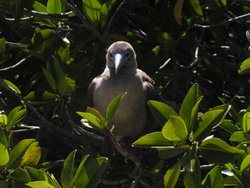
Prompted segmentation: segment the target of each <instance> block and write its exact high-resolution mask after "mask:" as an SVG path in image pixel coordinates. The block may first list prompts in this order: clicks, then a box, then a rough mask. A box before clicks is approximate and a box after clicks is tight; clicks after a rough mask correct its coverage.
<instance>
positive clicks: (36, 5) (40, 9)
mask: <svg viewBox="0 0 250 188" xmlns="http://www.w3.org/2000/svg"><path fill="white" fill-rule="evenodd" d="M33 9H34V10H35V11H38V12H45V13H47V7H46V6H45V5H43V4H42V3H40V2H39V1H35V2H34V4H33Z"/></svg>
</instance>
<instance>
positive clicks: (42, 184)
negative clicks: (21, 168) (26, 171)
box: [26, 181, 55, 188]
mask: <svg viewBox="0 0 250 188" xmlns="http://www.w3.org/2000/svg"><path fill="white" fill-rule="evenodd" d="M26 185H27V186H28V187H30V188H55V187H54V186H53V185H51V184H49V183H48V182H47V181H32V182H29V183H27V184H26Z"/></svg>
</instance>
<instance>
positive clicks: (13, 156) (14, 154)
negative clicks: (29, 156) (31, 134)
mask: <svg viewBox="0 0 250 188" xmlns="http://www.w3.org/2000/svg"><path fill="white" fill-rule="evenodd" d="M34 141H35V139H23V140H21V141H20V142H18V143H17V145H15V146H14V147H13V149H12V150H11V152H10V160H9V163H8V168H15V167H17V166H18V165H19V164H20V161H21V159H22V157H23V155H24V154H25V152H26V150H27V149H28V148H29V146H30V145H31V144H32V143H33V142H34Z"/></svg>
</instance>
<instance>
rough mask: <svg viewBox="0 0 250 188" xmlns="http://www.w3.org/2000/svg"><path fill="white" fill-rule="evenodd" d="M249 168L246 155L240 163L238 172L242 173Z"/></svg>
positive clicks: (249, 163)
mask: <svg viewBox="0 0 250 188" xmlns="http://www.w3.org/2000/svg"><path fill="white" fill-rule="evenodd" d="M249 167H250V154H248V155H246V156H245V157H244V159H243V161H242V162H241V165H240V171H241V172H243V171H244V170H246V169H249Z"/></svg>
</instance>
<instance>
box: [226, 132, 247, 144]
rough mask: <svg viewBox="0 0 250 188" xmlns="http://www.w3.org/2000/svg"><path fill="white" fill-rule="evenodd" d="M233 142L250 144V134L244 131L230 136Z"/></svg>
mask: <svg viewBox="0 0 250 188" xmlns="http://www.w3.org/2000/svg"><path fill="white" fill-rule="evenodd" d="M229 140H230V141H232V142H250V134H249V133H244V132H243V131H236V132H234V133H233V134H232V135H231V136H230V139H229Z"/></svg>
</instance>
